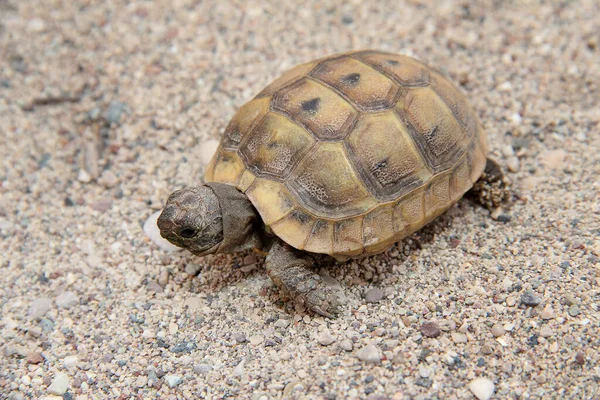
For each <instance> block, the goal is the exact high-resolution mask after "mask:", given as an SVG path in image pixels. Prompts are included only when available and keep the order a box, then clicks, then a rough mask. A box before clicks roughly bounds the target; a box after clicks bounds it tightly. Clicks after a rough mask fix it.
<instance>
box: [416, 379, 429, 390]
mask: <svg viewBox="0 0 600 400" xmlns="http://www.w3.org/2000/svg"><path fill="white" fill-rule="evenodd" d="M415 383H416V384H417V385H419V386H422V387H424V388H430V387H431V385H432V384H433V381H432V380H431V379H429V378H419V379H417V380H416V381H415Z"/></svg>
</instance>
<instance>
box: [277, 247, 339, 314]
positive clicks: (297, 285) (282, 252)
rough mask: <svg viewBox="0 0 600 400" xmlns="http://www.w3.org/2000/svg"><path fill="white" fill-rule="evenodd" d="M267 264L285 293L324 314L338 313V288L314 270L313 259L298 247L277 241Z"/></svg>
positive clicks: (278, 285) (280, 288)
mask: <svg viewBox="0 0 600 400" xmlns="http://www.w3.org/2000/svg"><path fill="white" fill-rule="evenodd" d="M266 266H267V273H268V274H269V276H270V277H271V279H272V280H273V282H274V283H275V285H277V287H278V288H279V290H280V291H281V292H282V293H283V294H285V295H286V296H288V297H290V298H291V299H293V300H294V301H296V302H298V303H299V304H302V305H304V306H305V307H307V308H309V309H310V310H312V311H314V312H316V313H318V314H321V315H323V316H325V317H329V318H334V317H335V316H337V314H339V312H340V308H341V299H340V297H339V293H338V291H337V290H336V289H335V288H334V287H333V286H332V285H330V284H329V283H327V282H325V281H324V280H323V278H322V277H321V276H319V275H318V274H316V273H315V272H313V271H311V270H310V266H311V262H310V261H309V260H308V258H307V257H306V256H303V255H301V254H300V252H298V251H297V250H295V249H293V248H292V247H290V246H289V245H287V244H285V243H283V242H281V241H280V240H277V241H276V242H275V243H274V244H273V246H272V247H271V251H270V252H269V255H268V256H267V259H266Z"/></svg>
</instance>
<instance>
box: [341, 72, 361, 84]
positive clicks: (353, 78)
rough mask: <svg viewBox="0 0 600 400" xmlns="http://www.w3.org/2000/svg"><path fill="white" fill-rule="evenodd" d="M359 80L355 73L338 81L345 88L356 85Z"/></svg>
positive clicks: (358, 75)
mask: <svg viewBox="0 0 600 400" xmlns="http://www.w3.org/2000/svg"><path fill="white" fill-rule="evenodd" d="M359 80H360V74H359V73H357V72H355V73H353V74H348V75H346V76H343V77H342V78H341V79H340V81H341V82H342V83H343V84H344V85H346V86H356V84H358V81H359Z"/></svg>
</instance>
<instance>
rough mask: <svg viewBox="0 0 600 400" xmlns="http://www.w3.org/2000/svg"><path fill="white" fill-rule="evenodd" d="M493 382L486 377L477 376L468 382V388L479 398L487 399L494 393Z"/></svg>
mask: <svg viewBox="0 0 600 400" xmlns="http://www.w3.org/2000/svg"><path fill="white" fill-rule="evenodd" d="M494 389H495V387H494V382H492V381H491V380H489V379H487V378H477V379H474V380H472V381H471V383H469V390H470V391H471V393H473V395H474V396H475V397H477V398H478V399H479V400H488V399H490V398H491V397H492V395H493V394H494Z"/></svg>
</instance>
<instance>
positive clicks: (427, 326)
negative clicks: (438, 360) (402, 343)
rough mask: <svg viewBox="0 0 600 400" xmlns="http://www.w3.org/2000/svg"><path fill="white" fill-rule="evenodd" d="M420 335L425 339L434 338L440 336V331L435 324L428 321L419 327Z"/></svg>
mask: <svg viewBox="0 0 600 400" xmlns="http://www.w3.org/2000/svg"><path fill="white" fill-rule="evenodd" d="M421 334H423V336H426V337H430V338H436V337H438V336H440V335H441V334H442V330H441V329H440V327H439V326H438V325H437V324H436V323H435V322H433V321H429V322H424V323H423V324H422V325H421Z"/></svg>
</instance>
